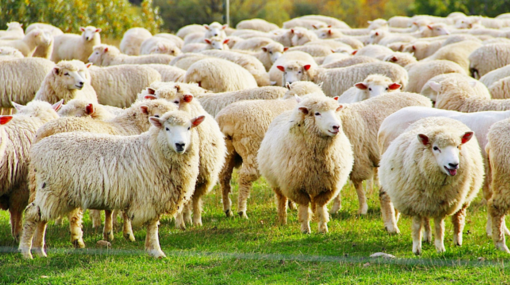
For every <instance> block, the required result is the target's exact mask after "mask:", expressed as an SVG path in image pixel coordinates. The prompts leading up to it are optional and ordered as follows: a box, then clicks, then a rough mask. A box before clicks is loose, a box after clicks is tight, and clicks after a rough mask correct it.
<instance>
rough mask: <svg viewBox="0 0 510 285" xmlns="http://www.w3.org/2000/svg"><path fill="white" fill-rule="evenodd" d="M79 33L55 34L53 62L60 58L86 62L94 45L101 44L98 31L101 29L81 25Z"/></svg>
mask: <svg viewBox="0 0 510 285" xmlns="http://www.w3.org/2000/svg"><path fill="white" fill-rule="evenodd" d="M80 31H82V34H81V35H75V34H63V35H60V36H56V37H55V39H54V41H53V52H52V53H51V60H52V61H53V62H55V63H57V62H59V61H61V60H71V59H78V60H81V61H83V62H87V59H88V58H89V56H90V55H91V54H92V49H93V47H94V46H97V45H98V44H101V37H100V35H99V33H100V32H101V29H99V28H95V27H92V26H88V27H86V28H84V27H81V28H80Z"/></svg>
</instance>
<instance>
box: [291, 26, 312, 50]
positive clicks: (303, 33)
mask: <svg viewBox="0 0 510 285" xmlns="http://www.w3.org/2000/svg"><path fill="white" fill-rule="evenodd" d="M290 32H291V33H292V34H293V36H292V38H291V44H292V46H301V45H304V44H306V43H307V42H312V41H316V40H318V39H319V38H318V37H317V35H316V34H315V33H314V32H312V31H309V30H307V29H305V28H300V27H297V28H293V29H291V30H290Z"/></svg>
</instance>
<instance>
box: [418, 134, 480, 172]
mask: <svg viewBox="0 0 510 285" xmlns="http://www.w3.org/2000/svg"><path fill="white" fill-rule="evenodd" d="M472 137H473V132H466V133H465V134H464V135H462V136H461V138H460V143H459V140H458V139H455V138H453V137H444V138H442V137H440V138H439V139H435V140H434V139H431V138H429V137H428V136H427V135H425V134H419V135H418V140H419V141H420V142H421V143H422V144H423V145H425V146H427V147H428V148H429V149H430V150H431V151H432V153H433V155H434V158H435V160H436V162H437V166H438V167H439V169H440V170H441V172H443V173H444V174H446V175H448V176H455V175H457V170H458V169H459V162H460V158H459V155H460V148H461V146H462V145H463V144H465V143H466V142H468V141H469V140H471V138H472Z"/></svg>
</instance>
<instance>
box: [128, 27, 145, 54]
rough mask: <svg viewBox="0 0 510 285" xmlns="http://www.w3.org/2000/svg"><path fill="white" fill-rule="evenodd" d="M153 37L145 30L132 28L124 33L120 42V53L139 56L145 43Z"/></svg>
mask: <svg viewBox="0 0 510 285" xmlns="http://www.w3.org/2000/svg"><path fill="white" fill-rule="evenodd" d="M150 37H152V34H151V32H149V31H148V30H147V29H145V28H131V29H129V30H127V31H126V32H125V33H124V36H123V37H122V40H121V41H120V51H121V52H122V53H124V54H127V55H139V54H140V46H141V45H142V43H143V41H145V40H146V39H148V38H150Z"/></svg>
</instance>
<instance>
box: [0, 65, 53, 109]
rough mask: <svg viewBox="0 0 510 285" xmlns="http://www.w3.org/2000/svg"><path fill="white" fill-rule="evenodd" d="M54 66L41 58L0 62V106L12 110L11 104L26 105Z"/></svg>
mask: <svg viewBox="0 0 510 285" xmlns="http://www.w3.org/2000/svg"><path fill="white" fill-rule="evenodd" d="M54 66H55V64H54V63H53V62H51V61H49V60H47V59H43V58H17V59H11V60H2V61H0V78H2V84H0V106H1V107H2V108H12V107H13V106H12V105H11V102H18V103H19V104H22V105H23V104H27V103H28V102H30V101H31V100H32V99H34V96H35V93H36V92H37V90H39V87H40V86H41V83H42V82H43V81H44V78H46V75H47V74H48V73H49V72H50V71H52V70H53V67H54Z"/></svg>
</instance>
